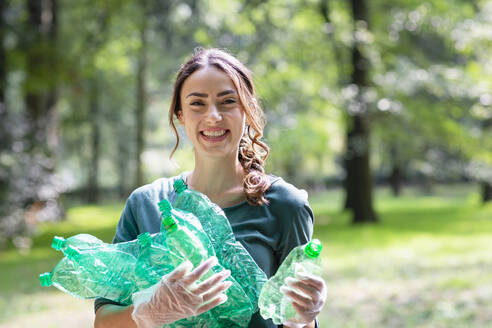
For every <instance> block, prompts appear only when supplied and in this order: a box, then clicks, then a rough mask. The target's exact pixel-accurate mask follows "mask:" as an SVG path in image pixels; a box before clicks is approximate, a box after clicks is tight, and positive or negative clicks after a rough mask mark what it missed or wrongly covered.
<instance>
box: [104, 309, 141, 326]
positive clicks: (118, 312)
mask: <svg viewBox="0 0 492 328" xmlns="http://www.w3.org/2000/svg"><path fill="white" fill-rule="evenodd" d="M132 311H133V305H128V306H120V305H114V304H105V305H102V306H101V307H100V308H99V309H98V310H97V312H96V319H95V321H94V328H110V327H119V328H137V324H136V323H135V321H133V319H132Z"/></svg>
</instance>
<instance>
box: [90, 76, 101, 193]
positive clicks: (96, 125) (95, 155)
mask: <svg viewBox="0 0 492 328" xmlns="http://www.w3.org/2000/svg"><path fill="white" fill-rule="evenodd" d="M99 92H100V90H99V87H98V82H97V77H94V78H93V79H92V81H91V85H90V92H89V106H90V122H91V130H92V131H91V164H90V170H89V180H88V185H87V201H88V202H89V203H97V202H98V201H99V158H100V155H101V142H100V139H101V138H100V135H101V126H100V121H101V119H100V118H101V115H100V114H99V109H100V108H99Z"/></svg>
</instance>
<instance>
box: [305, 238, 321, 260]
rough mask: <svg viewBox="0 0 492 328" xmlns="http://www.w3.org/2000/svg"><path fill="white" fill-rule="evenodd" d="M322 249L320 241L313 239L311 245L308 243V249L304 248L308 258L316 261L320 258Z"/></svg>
mask: <svg viewBox="0 0 492 328" xmlns="http://www.w3.org/2000/svg"><path fill="white" fill-rule="evenodd" d="M322 249H323V245H321V242H320V241H319V240H318V239H313V240H311V241H310V242H309V243H307V245H306V247H305V248H304V253H306V255H307V256H308V257H310V258H312V259H315V258H317V257H318V256H319V254H320V253H321V250H322Z"/></svg>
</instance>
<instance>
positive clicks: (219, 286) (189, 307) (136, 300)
mask: <svg viewBox="0 0 492 328" xmlns="http://www.w3.org/2000/svg"><path fill="white" fill-rule="evenodd" d="M215 264H217V258H216V257H212V258H210V259H208V260H207V261H205V262H203V263H201V264H200V265H199V266H197V267H196V268H195V270H193V271H192V272H189V271H191V270H192V269H193V265H192V264H191V262H189V261H186V262H184V263H182V264H181V265H180V266H178V267H177V268H176V269H174V270H173V271H172V272H171V273H169V274H167V275H165V276H164V277H162V280H161V281H160V282H158V283H157V284H155V285H153V286H151V287H149V288H147V289H145V290H142V291H139V292H137V293H135V294H133V312H132V318H133V320H134V321H135V323H136V324H137V326H138V327H139V328H155V327H162V325H165V324H169V323H172V322H175V321H178V320H180V319H183V318H187V317H191V316H196V315H199V314H202V313H203V312H206V311H208V310H210V309H211V308H213V307H215V306H217V305H220V304H222V303H224V302H225V301H227V296H226V295H225V294H223V292H224V291H225V290H227V289H228V288H229V287H230V286H231V285H232V282H230V281H226V282H222V281H223V280H224V279H226V278H227V277H228V276H229V275H230V271H229V270H224V271H221V272H220V273H217V274H214V275H212V276H211V277H210V278H208V279H207V280H205V281H203V282H201V283H199V284H197V283H196V281H197V280H198V279H200V278H201V277H202V276H203V275H204V274H205V273H207V272H208V271H209V270H210V268H212V267H213V266H214V265H215Z"/></svg>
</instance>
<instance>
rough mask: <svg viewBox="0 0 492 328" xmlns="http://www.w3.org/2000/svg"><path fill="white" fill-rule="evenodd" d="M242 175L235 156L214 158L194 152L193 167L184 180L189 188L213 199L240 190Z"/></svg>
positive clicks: (241, 169) (242, 172) (242, 170)
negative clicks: (197, 154)
mask: <svg viewBox="0 0 492 328" xmlns="http://www.w3.org/2000/svg"><path fill="white" fill-rule="evenodd" d="M244 175H245V173H244V169H243V167H242V166H241V163H239V160H238V159H237V157H233V158H214V157H200V156H196V154H195V168H194V169H193V171H192V172H191V173H190V174H189V175H188V177H187V181H186V182H187V184H188V186H189V187H190V188H191V189H194V190H197V191H199V192H201V193H203V194H205V195H207V196H208V197H209V198H210V199H213V198H217V197H221V196H224V195H230V194H237V193H238V192H240V191H241V190H242V181H243V178H244Z"/></svg>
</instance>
